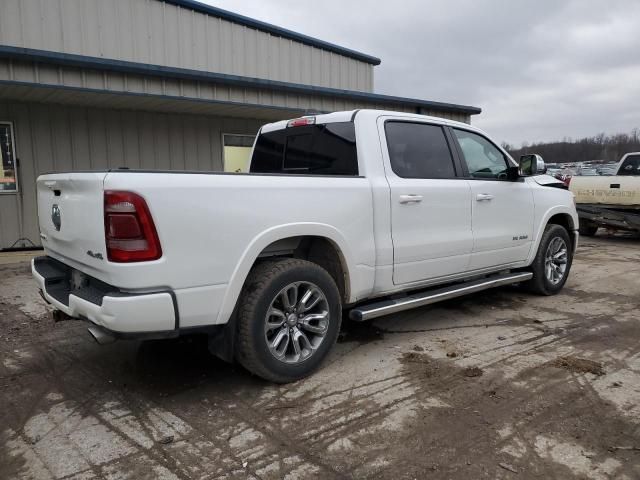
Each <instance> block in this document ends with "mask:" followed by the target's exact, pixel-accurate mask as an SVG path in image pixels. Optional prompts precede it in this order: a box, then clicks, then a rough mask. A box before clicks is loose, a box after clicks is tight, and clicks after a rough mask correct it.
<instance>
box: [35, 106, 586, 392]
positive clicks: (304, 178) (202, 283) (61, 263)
mask: <svg viewBox="0 0 640 480" xmlns="http://www.w3.org/2000/svg"><path fill="white" fill-rule="evenodd" d="M558 186H562V184H561V183H560V182H558V181H557V180H555V179H553V178H552V177H550V176H548V175H544V162H543V161H542V159H541V158H540V157H539V156H537V155H526V156H524V157H522V158H521V161H520V165H519V166H518V164H517V163H515V162H514V161H513V159H512V158H511V157H510V156H509V155H508V154H507V153H506V152H505V151H504V150H503V149H502V148H500V147H499V146H498V145H497V144H496V143H495V142H494V141H492V140H491V139H490V138H489V137H488V136H487V135H486V134H485V133H484V132H482V131H481V130H479V129H477V128H475V127H472V126H470V125H467V124H464V123H458V122H454V121H450V120H445V119H441V118H433V117H426V116H422V115H414V114H407V113H393V112H388V111H374V110H361V111H355V112H338V113H332V114H327V115H318V116H310V117H303V118H298V119H294V120H290V121H281V122H277V123H272V124H269V125H265V126H263V127H262V129H261V130H260V132H259V134H258V136H257V139H256V142H255V145H254V147H253V153H252V158H251V165H250V173H248V174H224V173H213V172H212V173H189V172H157V171H156V172H149V171H136V170H108V171H102V172H93V173H79V172H78V173H58V174H49V175H43V176H41V177H40V178H39V179H38V185H37V189H38V211H39V218H40V229H41V236H42V243H43V245H44V249H45V254H46V256H43V257H40V258H37V259H35V260H34V261H33V265H32V270H33V275H34V278H35V279H36V281H37V282H38V284H39V286H40V288H41V290H42V292H43V296H44V298H45V299H46V300H47V301H48V302H50V303H51V304H52V305H53V306H54V307H55V308H56V309H57V312H58V313H57V314H56V315H57V317H58V318H67V317H74V318H81V319H84V320H87V321H89V322H90V326H89V329H90V331H91V332H92V334H93V335H94V337H95V338H96V339H97V340H98V341H99V342H106V341H109V340H111V339H114V338H156V337H175V336H178V335H180V334H183V333H189V332H194V331H203V332H206V333H208V334H209V336H210V342H209V344H210V350H211V351H212V352H213V353H215V354H216V355H218V356H220V357H221V358H224V359H226V360H233V359H237V360H239V362H240V363H241V364H242V365H244V366H245V367H246V368H247V369H248V370H250V371H252V372H254V373H255V374H257V375H259V376H261V377H263V378H265V379H269V380H272V381H275V382H289V381H293V380H296V379H299V378H302V377H304V376H306V375H308V374H310V373H311V372H313V371H314V370H315V369H316V368H318V366H319V365H320V364H321V362H322V361H323V359H324V358H325V357H326V356H327V354H328V352H329V351H330V349H331V347H332V346H333V344H334V343H335V341H336V339H337V336H338V332H339V329H340V322H341V319H342V311H343V310H349V314H350V317H351V318H352V319H353V320H355V321H364V320H369V319H372V318H376V317H379V316H382V315H386V314H389V313H394V312H398V311H401V310H405V309H408V308H414V307H417V306H421V305H427V304H430V303H434V302H437V301H440V300H444V299H448V298H454V297H458V296H461V295H464V294H467V293H471V292H477V291H480V290H484V289H487V288H491V287H496V286H499V285H505V284H512V283H521V282H522V283H525V284H526V286H527V287H528V288H529V289H530V290H531V291H533V292H535V293H538V294H541V295H554V294H556V293H558V292H559V291H560V290H561V289H562V287H563V285H564V283H565V282H566V280H567V276H568V274H569V271H570V268H571V262H572V258H573V253H574V250H575V248H576V245H577V241H578V235H577V228H578V217H577V214H576V211H575V206H574V202H573V195H572V194H571V193H570V192H568V191H567V190H566V189H563V188H556V187H558Z"/></svg>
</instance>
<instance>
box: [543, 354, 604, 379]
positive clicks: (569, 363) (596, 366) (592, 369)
mask: <svg viewBox="0 0 640 480" xmlns="http://www.w3.org/2000/svg"><path fill="white" fill-rule="evenodd" d="M549 365H551V366H552V367H556V368H563V369H565V370H569V371H570V372H574V373H593V374H594V375H598V376H601V375H604V374H605V371H604V367H603V366H602V364H601V363H600V362H594V361H593V360H587V359H586V358H578V357H572V356H566V357H558V358H556V359H555V360H553V361H551V362H549Z"/></svg>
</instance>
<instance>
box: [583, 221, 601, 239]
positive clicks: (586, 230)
mask: <svg viewBox="0 0 640 480" xmlns="http://www.w3.org/2000/svg"><path fill="white" fill-rule="evenodd" d="M597 231H598V226H597V225H595V224H593V223H591V222H587V221H581V222H580V227H579V228H578V232H580V235H582V236H583V237H593V236H594V235H595V234H596V232H597Z"/></svg>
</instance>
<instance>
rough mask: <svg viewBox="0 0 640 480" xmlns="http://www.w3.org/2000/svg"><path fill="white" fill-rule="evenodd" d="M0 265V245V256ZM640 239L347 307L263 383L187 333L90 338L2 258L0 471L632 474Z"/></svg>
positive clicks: (639, 467)
mask: <svg viewBox="0 0 640 480" xmlns="http://www.w3.org/2000/svg"><path fill="white" fill-rule="evenodd" d="M0 263H1V262H0ZM639 307H640V239H638V238H635V239H634V238H624V237H607V236H600V237H596V238H594V239H584V240H583V241H582V245H581V247H580V249H579V252H578V254H577V257H576V260H575V263H574V267H573V271H572V275H571V278H570V280H569V282H568V284H567V286H566V288H565V290H564V291H563V293H562V294H560V295H558V296H556V297H551V298H549V297H547V298H542V297H535V296H531V295H529V294H526V293H523V292H522V291H520V290H518V289H516V288H507V289H501V290H495V291H490V292H484V293H481V294H477V295H474V296H472V297H468V298H465V299H462V300H455V301H451V302H448V303H444V304H440V305H438V306H432V307H429V308H422V309H419V310H414V311H409V312H406V313H403V314H399V315H394V316H391V317H388V318H384V319H379V320H378V321H375V322H374V323H369V324H346V325H345V327H344V331H343V333H342V335H341V339H340V342H339V344H338V345H337V346H336V348H335V351H334V353H333V355H332V356H331V358H330V359H329V361H328V362H327V364H326V366H325V367H324V369H322V370H321V371H320V372H318V373H317V374H315V375H314V376H313V377H311V378H309V379H306V380H303V381H300V382H298V383H295V384H291V385H286V386H276V385H271V384H269V383H266V382H264V381H261V380H260V379H257V378H255V377H252V376H251V375H250V374H248V373H247V372H246V371H244V370H243V369H242V368H240V367H237V366H234V365H228V364H225V363H223V362H221V361H219V360H216V359H215V358H212V357H211V356H210V355H209V354H208V353H207V350H206V342H205V339H204V338H201V337H197V336H194V337H186V338H182V339H179V340H172V341H154V342H144V343H139V342H118V343H115V344H112V345H108V346H102V347H100V346H98V345H96V344H95V343H94V342H93V341H92V340H91V339H90V337H89V335H88V334H87V332H86V329H85V328H84V327H83V324H81V323H78V322H63V323H61V324H57V325H54V324H53V323H52V321H50V320H49V318H48V317H47V312H46V309H45V307H44V305H43V304H42V302H41V300H40V299H39V297H38V295H37V292H36V289H35V287H34V284H33V283H32V282H31V281H30V279H29V274H28V267H27V264H26V263H24V262H23V263H17V264H8V265H1V266H0V359H1V362H0V392H1V393H0V442H1V443H0V445H1V450H0V478H3V479H5V478H6V479H10V478H38V479H40V478H74V479H90V478H109V479H121V478H131V479H142V478H167V479H173V478H179V479H186V478H197V479H205V478H207V479H208V478H257V479H281V478H292V479H295V478H299V479H301V478H304V479H307V478H322V479H332V478H388V479H403V478H407V479H411V478H435V479H437V478H443V479H470V478H507V479H511V478H541V479H549V478H562V479H573V478H576V479H583V478H587V479H600V478H618V479H629V480H632V479H637V478H640V310H639Z"/></svg>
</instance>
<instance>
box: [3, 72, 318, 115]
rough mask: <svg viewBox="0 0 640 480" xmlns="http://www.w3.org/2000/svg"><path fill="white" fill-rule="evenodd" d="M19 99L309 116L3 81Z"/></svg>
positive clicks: (270, 108)
mask: <svg viewBox="0 0 640 480" xmlns="http://www.w3.org/2000/svg"><path fill="white" fill-rule="evenodd" d="M17 98H18V99H20V100H21V101H25V102H43V103H57V104H63V105H72V106H82V107H98V108H115V109H126V110H144V111H150V112H170V113H186V114H194V115H215V116H221V117H242V118H255V119H259V120H265V121H275V120H282V119H286V118H291V117H294V116H297V115H302V114H305V113H307V111H305V110H304V109H299V108H287V107H274V106H267V105H257V104H247V103H239V102H231V101H216V100H200V99H195V98H184V97H170V96H166V95H153V94H139V93H132V92H107V91H104V90H97V89H88V88H78V87H67V86H57V85H56V86H54V85H42V84H30V83H21V82H7V81H0V99H17Z"/></svg>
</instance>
